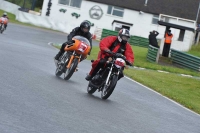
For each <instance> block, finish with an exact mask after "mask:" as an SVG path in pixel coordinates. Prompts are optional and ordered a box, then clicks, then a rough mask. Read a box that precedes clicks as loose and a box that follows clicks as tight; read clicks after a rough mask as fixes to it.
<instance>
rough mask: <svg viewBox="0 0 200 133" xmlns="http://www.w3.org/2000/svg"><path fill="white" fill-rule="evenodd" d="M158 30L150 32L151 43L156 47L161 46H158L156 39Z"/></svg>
mask: <svg viewBox="0 0 200 133" xmlns="http://www.w3.org/2000/svg"><path fill="white" fill-rule="evenodd" d="M158 34H159V33H158V32H157V31H155V30H153V32H150V34H149V44H150V45H152V46H154V47H156V48H159V46H158V41H157V39H156V37H157V36H158Z"/></svg>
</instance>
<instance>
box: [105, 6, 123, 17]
mask: <svg viewBox="0 0 200 133" xmlns="http://www.w3.org/2000/svg"><path fill="white" fill-rule="evenodd" d="M107 14H111V15H114V16H119V17H123V16H124V9H123V8H120V7H116V6H108V11H107Z"/></svg>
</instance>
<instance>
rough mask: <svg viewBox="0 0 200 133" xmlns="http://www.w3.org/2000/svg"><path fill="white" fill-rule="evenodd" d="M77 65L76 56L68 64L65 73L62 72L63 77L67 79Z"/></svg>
mask: <svg viewBox="0 0 200 133" xmlns="http://www.w3.org/2000/svg"><path fill="white" fill-rule="evenodd" d="M77 66H78V58H75V59H74V60H73V62H72V64H71V66H70V68H69V69H67V71H66V73H64V79H65V80H69V79H70V78H71V76H72V75H73V73H74V72H75V70H76V67H77Z"/></svg>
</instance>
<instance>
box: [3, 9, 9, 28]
mask: <svg viewBox="0 0 200 133" xmlns="http://www.w3.org/2000/svg"><path fill="white" fill-rule="evenodd" d="M2 17H3V18H6V19H7V20H8V19H9V18H8V16H7V13H6V12H4V13H3V15H2ZM7 26H8V24H5V25H4V28H5V30H6V27H7Z"/></svg>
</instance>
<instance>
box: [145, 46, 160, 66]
mask: <svg viewBox="0 0 200 133" xmlns="http://www.w3.org/2000/svg"><path fill="white" fill-rule="evenodd" d="M158 59H159V49H158V48H156V47H154V46H151V45H149V47H148V53H147V60H148V61H150V62H157V63H158Z"/></svg>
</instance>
